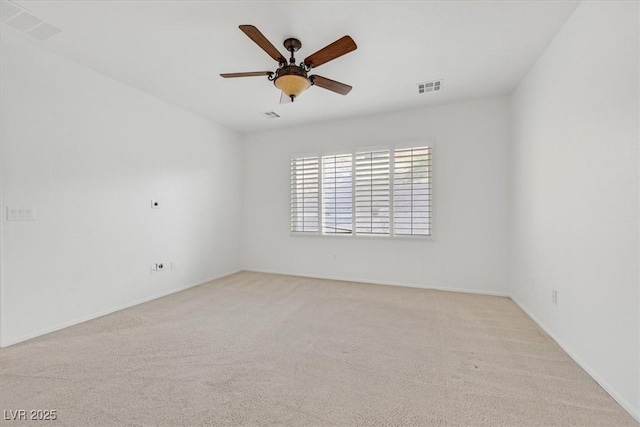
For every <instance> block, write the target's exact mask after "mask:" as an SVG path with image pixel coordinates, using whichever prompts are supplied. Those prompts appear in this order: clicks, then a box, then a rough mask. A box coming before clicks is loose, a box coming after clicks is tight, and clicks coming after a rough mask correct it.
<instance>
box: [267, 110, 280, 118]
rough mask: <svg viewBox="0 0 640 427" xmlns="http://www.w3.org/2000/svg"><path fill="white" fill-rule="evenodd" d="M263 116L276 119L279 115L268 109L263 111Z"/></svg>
mask: <svg viewBox="0 0 640 427" xmlns="http://www.w3.org/2000/svg"><path fill="white" fill-rule="evenodd" d="M264 116H265V117H266V118H267V119H277V118H279V117H280V115H279V114H278V113H276V112H275V111H268V112H266V113H264Z"/></svg>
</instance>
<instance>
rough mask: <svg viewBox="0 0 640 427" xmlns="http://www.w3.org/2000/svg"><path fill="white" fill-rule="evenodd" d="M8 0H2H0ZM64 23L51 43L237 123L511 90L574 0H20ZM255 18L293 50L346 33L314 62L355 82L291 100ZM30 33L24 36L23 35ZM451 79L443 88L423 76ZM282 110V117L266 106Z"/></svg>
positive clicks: (349, 113)
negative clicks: (421, 85)
mask: <svg viewBox="0 0 640 427" xmlns="http://www.w3.org/2000/svg"><path fill="white" fill-rule="evenodd" d="M3 1H4V0H3ZM15 3H17V4H19V5H20V6H22V7H24V8H25V9H27V10H29V11H31V12H32V13H34V14H35V15H37V16H39V17H40V18H42V19H44V20H46V21H47V22H49V23H51V24H53V25H55V26H57V27H60V28H62V30H63V31H62V32H60V33H59V34H57V35H55V36H53V37H51V38H50V39H48V40H45V41H38V40H35V39H33V42H34V43H38V44H41V45H42V46H44V47H45V48H47V49H50V50H52V51H55V52H58V53H60V54H62V55H63V56H65V57H67V58H70V59H72V60H74V61H77V62H79V63H81V64H84V65H86V66H88V67H90V68H92V69H94V70H96V71H98V72H100V73H103V74H105V75H108V76H111V77H113V78H115V79H116V80H119V81H121V82H123V83H125V84H128V85H130V86H133V87H136V88H138V89H140V90H142V91H145V92H148V93H150V94H152V95H155V96H157V97H159V98H162V99H164V100H166V101H168V102H171V103H173V104H176V105H178V106H181V107H183V108H185V109H187V110H189V111H192V112H194V113H197V114H199V115H202V116H204V117H206V118H208V119H210V120H212V121H214V122H217V123H220V124H222V125H225V126H228V127H230V128H232V129H235V130H237V131H239V132H252V131H258V130H264V129H270V128H275V127H283V126H293V125H298V124H301V123H309V122H314V121H322V120H329V119H336V118H346V117H354V116H362V115H367V114H372V113H382V112H387V111H396V110H402V109H408V108H415V107H419V106H424V105H428V104H434V103H445V102H451V101H456V100H461V99H468V98H477V97H483V96H491V95H502V94H508V93H510V92H511V91H512V90H513V89H514V88H515V86H516V85H517V84H518V82H519V81H520V79H521V78H522V77H523V76H524V74H525V73H526V71H527V70H528V69H529V68H530V67H531V65H532V64H533V63H534V61H535V59H536V58H537V57H538V56H539V55H540V54H541V53H542V51H543V50H544V48H545V47H546V46H547V44H548V43H549V42H550V41H551V40H552V38H553V37H554V36H555V34H556V33H557V32H558V30H559V29H560V27H561V26H562V25H563V24H564V22H565V21H566V20H567V18H568V17H569V15H570V14H571V13H572V12H573V10H574V9H575V7H576V6H577V4H578V2H577V1H512V2H507V1H495V2H484V1H476V2H471V1H459V2H458V1H441V2H440V1H432V2H400V1H393V2H392V1H388V2H321V1H316V2H302V1H300V2H273V1H257V2H240V1H236V2H214V1H133V0H132V1H16V2H15ZM240 24H252V25H255V26H256V27H258V28H259V29H260V30H261V31H262V33H263V34H264V35H265V36H266V37H267V38H268V39H269V40H270V41H271V42H272V43H273V44H274V45H275V46H276V47H278V48H280V50H281V52H283V53H286V52H285V49H284V48H283V47H282V41H283V40H284V39H286V38H288V37H296V38H299V39H300V40H301V41H302V44H303V46H302V49H301V50H300V52H299V53H298V54H297V55H296V58H297V59H298V62H300V61H301V60H302V59H304V58H305V57H306V56H308V55H309V54H311V53H313V52H315V51H316V50H318V49H320V48H322V47H324V46H325V45H327V44H329V43H331V42H333V41H334V40H336V39H338V38H339V37H342V36H343V35H345V34H348V35H350V36H351V37H352V38H353V39H354V40H355V42H356V43H357V45H358V49H357V50H356V51H355V52H352V53H350V54H348V55H346V56H343V57H341V58H338V59H336V60H335V61H333V62H330V63H328V64H325V65H323V66H321V67H319V68H318V69H317V70H315V71H314V73H315V74H320V75H322V76H324V77H328V78H331V79H334V80H338V81H341V82H344V83H347V84H350V85H352V86H353V87H354V89H353V90H352V91H351V93H350V94H349V95H347V96H341V95H337V94H335V93H333V92H329V91H326V90H323V89H321V88H318V87H312V88H310V89H309V90H308V91H306V92H305V93H303V94H302V95H301V96H300V97H299V98H298V99H296V102H295V103H293V104H285V105H280V104H279V99H280V92H279V91H278V90H277V89H276V88H275V87H274V86H273V84H272V83H271V82H269V81H268V80H267V79H266V77H252V78H241V79H223V78H221V77H219V74H220V73H223V72H240V71H261V70H273V69H275V68H276V65H277V64H276V63H275V61H273V60H272V59H271V58H270V57H269V56H268V55H267V54H266V53H265V52H263V51H262V50H261V49H260V48H259V47H258V46H257V45H255V44H254V43H253V42H252V41H251V40H250V39H249V38H248V37H247V36H246V35H244V34H243V33H242V32H241V31H240V30H239V29H238V25H240ZM25 37H28V36H25ZM435 79H444V82H443V86H442V90H441V91H440V92H439V93H430V94H426V95H419V94H418V91H417V86H416V83H418V82H425V81H430V80H435ZM267 111H275V112H277V113H278V114H280V116H281V118H279V119H267V118H265V117H264V116H263V114H262V113H264V112H267Z"/></svg>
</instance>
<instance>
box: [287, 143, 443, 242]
mask: <svg viewBox="0 0 640 427" xmlns="http://www.w3.org/2000/svg"><path fill="white" fill-rule="evenodd" d="M431 159H432V149H431V147H426V146H423V147H411V148H401V149H396V150H388V149H379V150H371V151H357V152H355V153H354V154H351V153H350V154H340V155H331V156H322V157H317V156H316V157H302V158H296V159H292V160H291V232H293V233H313V234H323V235H364V236H392V237H402V236H431V235H432V212H433V192H432V183H433V182H432V173H431Z"/></svg>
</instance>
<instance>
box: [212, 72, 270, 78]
mask: <svg viewBox="0 0 640 427" xmlns="http://www.w3.org/2000/svg"><path fill="white" fill-rule="evenodd" d="M269 74H273V72H272V71H252V72H249V73H224V74H220V77H224V78H225V79H228V78H232V77H257V76H268V75H269Z"/></svg>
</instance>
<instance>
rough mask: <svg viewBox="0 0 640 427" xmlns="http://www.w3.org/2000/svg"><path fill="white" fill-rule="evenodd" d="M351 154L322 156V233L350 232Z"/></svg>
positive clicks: (351, 219)
mask: <svg viewBox="0 0 640 427" xmlns="http://www.w3.org/2000/svg"><path fill="white" fill-rule="evenodd" d="M352 191H353V188H352V156H351V154H342V155H339V156H324V157H323V158H322V234H351V232H352V230H353V212H352Z"/></svg>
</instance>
